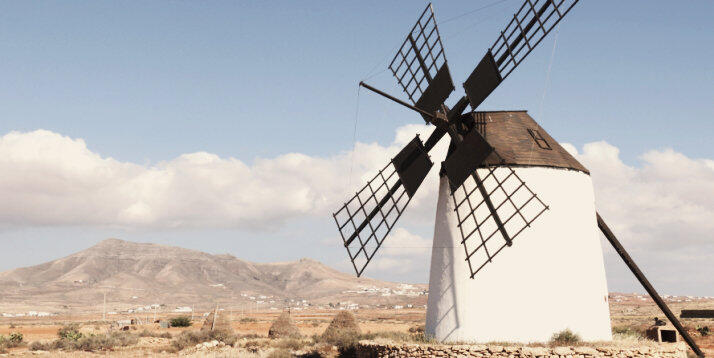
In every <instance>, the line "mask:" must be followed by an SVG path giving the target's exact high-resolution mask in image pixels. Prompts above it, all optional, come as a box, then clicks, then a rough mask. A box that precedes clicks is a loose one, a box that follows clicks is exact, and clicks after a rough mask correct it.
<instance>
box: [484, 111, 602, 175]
mask: <svg viewBox="0 0 714 358" xmlns="http://www.w3.org/2000/svg"><path fill="white" fill-rule="evenodd" d="M475 115H476V116H478V117H480V118H482V119H483V120H485V122H486V125H485V132H486V133H485V138H486V140H487V141H488V143H489V144H490V145H491V146H493V148H494V153H491V155H490V156H489V157H488V158H486V161H485V164H486V165H503V164H508V165H516V166H546V167H554V168H563V169H572V170H577V171H581V172H584V173H587V174H590V171H588V169H587V168H585V166H584V165H582V164H580V162H578V161H577V159H575V158H574V157H573V156H572V155H571V154H570V153H568V151H566V150H565V149H564V148H563V147H562V146H561V145H560V144H559V143H558V142H557V141H556V140H555V139H553V137H551V136H550V134H548V132H546V131H545V129H543V127H541V126H540V125H538V123H536V121H535V120H533V118H531V116H529V115H528V112H526V111H493V112H476V114H475Z"/></svg>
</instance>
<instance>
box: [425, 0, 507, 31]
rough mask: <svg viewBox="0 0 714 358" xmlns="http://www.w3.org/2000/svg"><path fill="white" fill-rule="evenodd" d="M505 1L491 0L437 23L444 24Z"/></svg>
mask: <svg viewBox="0 0 714 358" xmlns="http://www.w3.org/2000/svg"><path fill="white" fill-rule="evenodd" d="M506 1H508V0H498V1H495V2H492V3H490V4H488V5H484V6H481V7H480V8H478V9H474V10H471V11H467V12H465V13H463V14H461V15H456V16H454V17H450V18H448V19H446V20H443V21H441V22H439V25H441V24H445V23H447V22H450V21H454V20H456V19H460V18H462V17H464V16H466V15H471V14H473V13H475V12H479V11H481V10H485V9H488V8H489V7H492V6H496V5H498V4H500V3H503V2H506Z"/></svg>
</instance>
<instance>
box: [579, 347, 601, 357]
mask: <svg viewBox="0 0 714 358" xmlns="http://www.w3.org/2000/svg"><path fill="white" fill-rule="evenodd" d="M573 350H574V351H575V353H578V354H583V355H591V356H596V355H598V352H597V350H595V348H590V347H574V348H573Z"/></svg>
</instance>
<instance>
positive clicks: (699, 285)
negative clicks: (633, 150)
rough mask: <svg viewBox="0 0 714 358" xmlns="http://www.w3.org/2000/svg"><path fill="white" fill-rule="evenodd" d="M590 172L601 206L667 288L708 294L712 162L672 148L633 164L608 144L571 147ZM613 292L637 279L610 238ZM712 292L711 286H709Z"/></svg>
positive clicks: (712, 258) (713, 253)
mask: <svg viewBox="0 0 714 358" xmlns="http://www.w3.org/2000/svg"><path fill="white" fill-rule="evenodd" d="M566 148H567V149H568V150H569V151H571V152H573V153H576V157H577V158H578V160H580V161H581V162H582V163H583V164H584V165H585V166H586V167H588V169H590V171H591V175H592V178H593V183H594V187H595V200H596V205H597V208H598V211H599V212H600V213H601V214H602V216H603V217H604V218H605V220H606V221H607V223H608V225H609V226H610V227H611V228H612V229H613V231H614V232H615V234H616V236H617V237H618V238H619V240H620V241H621V242H622V244H623V245H624V246H625V248H626V249H627V250H628V251H629V252H630V254H631V255H632V256H633V258H634V259H635V261H637V263H638V265H639V266H640V267H641V268H642V269H643V271H645V272H646V274H647V275H648V277H649V278H650V280H651V281H652V282H653V283H655V286H659V287H664V288H665V290H666V291H665V293H681V292H694V291H698V292H705V291H706V290H707V289H709V290H710V287H711V284H712V281H711V278H712V277H714V264H712V262H714V234H712V233H714V220H713V218H714V161H712V160H709V159H692V158H688V157H687V156H685V155H683V154H681V153H677V152H675V151H674V150H672V149H663V150H652V151H648V152H646V153H644V154H643V155H641V156H640V158H639V159H640V163H638V164H639V165H638V166H631V165H627V164H625V163H624V162H622V160H621V159H620V157H619V150H618V149H617V148H616V147H614V146H612V145H610V144H608V143H606V142H595V143H588V144H586V145H584V146H583V149H582V153H577V151H576V150H575V148H574V147H573V146H570V145H569V146H567V147H566ZM604 247H605V250H606V253H608V255H607V256H608V257H606V259H608V260H607V262H608V280H609V282H610V289H611V290H623V289H625V287H633V285H634V286H635V287H636V286H637V285H635V282H634V279H633V277H632V275H631V274H630V273H629V272H628V271H627V269H626V268H625V266H624V265H623V264H621V263H620V259H619V257H617V255H616V254H615V252H614V251H613V250H612V249H610V248H609V245H608V244H604ZM708 294H711V291H709V292H708Z"/></svg>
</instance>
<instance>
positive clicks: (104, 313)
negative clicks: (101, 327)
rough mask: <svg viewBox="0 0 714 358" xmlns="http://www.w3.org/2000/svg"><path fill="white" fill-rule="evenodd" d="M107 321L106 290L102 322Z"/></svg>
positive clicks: (105, 291)
mask: <svg viewBox="0 0 714 358" xmlns="http://www.w3.org/2000/svg"><path fill="white" fill-rule="evenodd" d="M106 320H107V290H104V305H103V308H102V321H106Z"/></svg>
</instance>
